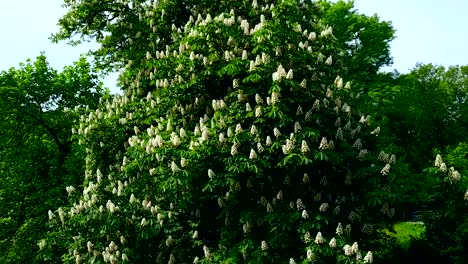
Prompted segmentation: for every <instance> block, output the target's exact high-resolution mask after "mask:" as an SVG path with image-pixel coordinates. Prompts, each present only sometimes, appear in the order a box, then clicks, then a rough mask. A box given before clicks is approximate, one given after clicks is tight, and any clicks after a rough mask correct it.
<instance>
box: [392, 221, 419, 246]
mask: <svg viewBox="0 0 468 264" xmlns="http://www.w3.org/2000/svg"><path fill="white" fill-rule="evenodd" d="M393 228H394V229H395V233H393V232H390V231H389V230H387V229H386V230H385V233H386V234H387V235H389V236H392V237H395V238H396V239H397V241H398V244H399V245H400V247H401V248H402V249H405V250H407V249H408V248H409V246H410V244H411V240H413V239H421V238H423V237H424V232H425V231H426V226H425V225H424V224H423V223H421V222H403V223H398V224H395V225H394V226H393Z"/></svg>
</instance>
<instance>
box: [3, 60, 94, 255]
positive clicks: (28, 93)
mask: <svg viewBox="0 0 468 264" xmlns="http://www.w3.org/2000/svg"><path fill="white" fill-rule="evenodd" d="M101 95H102V93H101V88H100V84H99V83H97V77H96V75H94V74H92V73H91V72H90V65H89V64H88V63H87V62H86V60H85V59H84V58H82V59H81V60H80V61H78V62H76V63H75V64H74V65H73V66H69V67H66V68H65V69H64V70H63V71H62V72H60V73H58V72H56V71H55V70H53V69H51V68H50V67H49V65H48V63H47V61H46V57H45V56H44V55H41V56H39V57H37V60H36V61H34V62H32V61H28V62H27V63H26V64H21V65H20V67H19V68H18V69H15V68H11V69H10V70H8V71H5V72H2V73H0V127H1V129H0V138H2V141H1V142H0V157H1V158H0V160H1V162H0V173H1V177H0V217H1V218H0V222H1V226H2V228H1V230H2V233H1V237H0V262H1V263H18V262H19V263H32V261H33V260H34V257H35V255H36V254H37V253H36V252H37V251H38V247H37V242H38V240H40V239H41V238H42V237H44V235H45V232H46V230H47V229H46V226H45V223H46V221H47V211H48V210H49V209H50V208H51V207H57V206H63V205H65V204H66V199H65V198H66V196H65V191H64V188H65V186H67V184H77V183H79V182H80V181H81V179H80V177H79V176H80V174H81V171H82V170H83V169H84V162H83V154H84V153H83V152H82V151H81V150H80V149H81V147H79V146H78V145H77V144H76V143H74V142H73V141H71V140H70V135H71V128H72V126H73V125H74V123H76V122H77V121H78V120H77V118H78V117H79V110H77V111H74V110H73V111H72V108H74V107H84V106H88V107H96V106H97V103H98V101H99V97H100V96H101ZM81 111H84V109H82V110H81ZM78 171H80V173H78Z"/></svg>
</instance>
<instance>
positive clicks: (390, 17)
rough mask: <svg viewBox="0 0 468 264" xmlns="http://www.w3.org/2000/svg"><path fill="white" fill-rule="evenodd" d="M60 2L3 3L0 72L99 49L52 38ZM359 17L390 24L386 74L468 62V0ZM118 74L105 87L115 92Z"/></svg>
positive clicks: (402, 2) (58, 65)
mask: <svg viewBox="0 0 468 264" xmlns="http://www.w3.org/2000/svg"><path fill="white" fill-rule="evenodd" d="M61 5H62V0H0V36H1V37H0V39H1V42H0V70H6V69H8V68H10V67H17V66H18V64H19V63H20V62H24V61H26V59H27V58H35V57H36V56H38V55H39V53H40V52H41V51H45V54H46V56H47V58H48V61H49V63H50V64H51V66H52V67H54V68H55V69H57V70H61V69H62V68H63V67H64V66H66V65H70V64H71V63H72V62H73V61H76V60H77V59H78V58H79V56H80V54H81V53H84V52H86V51H87V50H89V49H90V48H95V47H96V45H92V44H87V45H81V46H78V47H71V46H68V45H67V44H66V43H60V44H53V43H51V42H50V41H49V39H48V37H49V36H50V35H51V33H52V32H55V31H56V29H57V26H56V24H57V21H58V19H59V18H60V17H61V16H62V15H63V14H64V13H65V10H64V9H63V8H61ZM355 7H356V8H357V9H358V11H359V12H360V13H363V14H366V15H373V14H375V13H377V14H378V15H379V17H380V18H381V19H382V20H386V21H392V24H393V26H394V28H395V29H396V30H397V32H396V36H397V38H396V39H395V40H394V41H393V42H392V43H391V53H392V54H391V55H392V56H393V58H394V64H393V65H392V66H391V67H388V68H386V69H384V70H386V71H391V70H392V69H397V70H398V71H399V72H402V73H405V72H408V70H409V69H411V68H413V67H414V65H415V64H416V63H417V62H422V63H435V64H438V65H443V66H450V65H466V64H468V45H467V44H468V15H466V14H467V13H468V0H444V1H441V0H355ZM115 79H116V75H115V74H114V75H112V76H109V77H107V78H106V79H105V80H104V83H105V85H106V86H107V87H109V88H111V91H113V92H117V91H118V89H117V88H116V86H115V83H116V81H115Z"/></svg>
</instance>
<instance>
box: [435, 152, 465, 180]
mask: <svg viewBox="0 0 468 264" xmlns="http://www.w3.org/2000/svg"><path fill="white" fill-rule="evenodd" d="M434 166H435V167H437V168H439V170H440V171H442V172H444V173H445V172H447V174H448V179H449V180H450V181H455V182H456V181H460V179H461V174H460V173H459V172H458V171H457V170H455V168H454V167H450V168H449V169H448V170H447V165H446V164H445V162H444V161H443V160H442V156H441V155H440V154H437V156H436V159H435V162H434Z"/></svg>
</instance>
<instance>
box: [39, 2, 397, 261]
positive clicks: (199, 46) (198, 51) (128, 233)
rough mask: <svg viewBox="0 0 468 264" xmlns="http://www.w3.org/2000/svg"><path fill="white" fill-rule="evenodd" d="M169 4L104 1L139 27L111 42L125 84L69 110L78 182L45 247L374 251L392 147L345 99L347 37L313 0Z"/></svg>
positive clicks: (387, 212)
mask: <svg viewBox="0 0 468 264" xmlns="http://www.w3.org/2000/svg"><path fill="white" fill-rule="evenodd" d="M76 2H78V1H74V2H73V3H74V5H72V6H71V8H72V11H71V12H78V10H80V9H79V7H80V6H81V7H83V6H84V5H85V3H86V2H88V1H79V2H80V3H79V4H77V3H76ZM181 4H182V2H179V1H158V2H149V1H133V2H128V1H117V4H116V7H120V8H123V10H127V11H128V12H129V13H128V14H130V15H128V16H126V15H125V14H127V13H124V12H123V11H122V12H121V13H118V14H116V16H115V17H113V16H112V14H108V15H109V17H111V18H113V19H112V20H109V25H112V23H114V22H115V21H118V20H120V21H122V22H121V23H123V25H125V26H128V27H129V28H135V27H136V28H138V29H137V30H138V31H137V33H136V34H135V36H131V37H130V36H127V38H126V39H125V42H122V43H120V44H119V45H121V46H122V49H120V50H118V51H116V52H115V53H112V56H114V57H112V56H111V57H112V59H111V60H114V62H116V63H122V62H123V61H125V63H126V66H125V68H124V71H123V72H124V73H123V74H122V76H121V80H122V84H123V85H124V88H125V91H124V95H122V96H116V97H114V98H107V99H103V100H102V103H101V107H100V108H99V109H97V110H96V111H91V112H89V113H88V114H87V115H85V116H82V119H81V122H80V124H79V127H77V129H76V134H75V136H76V137H77V138H79V140H80V142H81V143H82V144H83V145H84V146H85V147H86V150H87V157H86V171H85V172H84V183H83V186H82V188H81V187H80V188H78V187H76V186H75V187H68V188H67V191H68V192H69V194H70V200H71V202H72V203H73V206H72V207H71V208H58V209H56V208H51V211H50V212H49V219H50V224H51V226H52V228H54V229H55V230H56V231H55V232H51V233H50V235H49V237H48V238H46V239H44V240H42V241H41V242H40V243H39V246H40V247H41V249H43V258H44V259H52V258H53V251H54V249H56V248H57V247H58V246H60V245H62V246H65V248H66V249H68V251H67V252H65V254H64V256H63V259H62V260H63V261H65V262H67V263H68V262H69V263H73V262H75V263H139V262H143V261H144V262H145V263H148V262H156V263H163V262H168V263H191V262H193V263H211V262H212V263H221V262H222V263H242V262H247V263H284V262H288V261H289V263H299V262H301V263H307V262H315V261H318V262H324V263H332V262H340V263H371V262H373V258H374V254H373V253H372V245H370V244H369V243H368V241H369V239H370V238H371V237H372V234H373V233H375V230H376V229H378V228H380V227H382V226H384V225H385V223H389V222H391V221H392V220H391V218H392V216H393V215H394V214H395V211H394V209H393V208H392V206H391V205H392V202H393V201H394V196H393V195H392V169H391V167H392V165H393V164H394V163H395V162H396V157H395V156H394V155H391V154H389V153H385V152H383V151H380V150H378V149H376V144H375V140H376V139H377V135H378V133H379V131H380V128H379V127H373V126H372V118H371V116H370V115H368V114H367V113H360V112H359V111H358V109H359V107H358V106H356V105H355V104H354V103H353V102H354V100H355V99H354V98H356V97H357V96H358V93H357V92H356V91H353V89H354V86H355V85H359V83H358V81H357V80H353V77H352V73H351V72H350V71H349V70H348V69H349V66H350V65H349V63H350V61H351V60H350V58H352V56H353V52H352V50H351V49H347V48H346V45H344V44H343V43H342V41H341V40H340V38H339V37H336V36H335V35H336V32H335V31H334V25H331V24H327V23H325V22H326V19H325V16H324V14H325V13H326V10H324V9H323V6H322V5H321V3H320V2H318V3H316V2H309V1H296V0H285V1H257V0H254V1H219V2H213V1H185V2H184V4H185V6H183V8H182V7H180V5H181ZM327 6H328V5H327ZM73 8H75V9H73ZM103 8H105V6H104V7H103ZM345 11H346V10H345ZM109 12H110V11H109ZM348 12H350V11H349V10H348ZM106 14H107V13H106ZM350 14H351V15H352V14H353V13H350ZM133 15H135V17H133ZM114 19H115V21H114ZM132 19H133V20H132ZM130 21H138V22H130ZM62 22H63V21H62ZM70 23H71V24H70V25H71V26H70V27H69V28H68V30H72V29H73V25H72V24H73V23H78V22H76V21H74V22H73V21H72V22H70ZM115 23H117V22H115ZM93 26H95V27H97V26H98V25H97V24H93V25H90V27H89V30H93ZM115 26H117V24H115ZM70 28H71V29H70ZM65 29H67V28H65ZM94 30H95V31H93V32H96V34H98V33H97V32H99V30H97V29H96V28H94ZM116 32H117V31H113V32H112V33H113V34H117V33H116ZM62 33H63V32H62ZM82 33H83V32H82ZM85 33H86V32H85ZM88 33H89V32H88ZM119 34H123V35H126V34H129V33H128V32H120V33H119ZM120 37H122V36H120ZM102 38H103V41H104V42H105V41H110V40H112V39H116V38H117V37H112V36H110V37H109V38H106V37H102ZM105 44H109V43H108V42H106V43H104V44H103V47H105ZM132 50H134V51H135V52H134V53H132V52H131V51H132ZM142 50H144V52H141V51H142ZM127 52H128V53H127ZM101 58H102V57H101ZM121 58H124V59H122V60H120V59H121ZM119 60H120V61H119ZM369 63H373V62H372V60H370V62H369ZM347 75H349V76H350V77H348V76H347Z"/></svg>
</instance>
